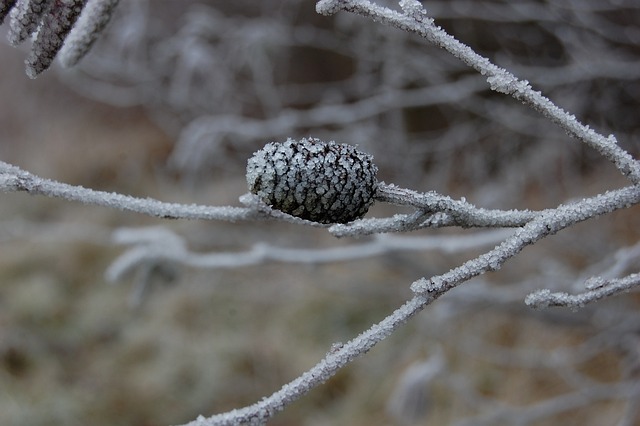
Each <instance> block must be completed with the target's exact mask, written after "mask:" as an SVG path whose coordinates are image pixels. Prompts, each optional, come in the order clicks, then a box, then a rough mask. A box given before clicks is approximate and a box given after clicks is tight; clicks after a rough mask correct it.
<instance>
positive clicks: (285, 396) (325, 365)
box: [185, 296, 434, 426]
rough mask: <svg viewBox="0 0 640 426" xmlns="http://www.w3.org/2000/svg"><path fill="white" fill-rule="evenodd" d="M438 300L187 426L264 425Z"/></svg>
mask: <svg viewBox="0 0 640 426" xmlns="http://www.w3.org/2000/svg"><path fill="white" fill-rule="evenodd" d="M433 300H434V298H430V297H424V296H415V297H414V298H413V299H411V300H409V301H408V302H407V303H405V304H404V305H402V306H401V307H400V308H398V309H397V310H396V311H394V312H393V313H392V314H391V315H389V316H388V317H386V318H385V319H383V320H382V321H381V322H379V323H377V324H375V325H373V326H372V327H371V328H369V329H368V330H367V331H365V332H364V333H362V334H360V335H359V336H357V337H356V338H354V339H353V340H351V341H349V342H347V343H345V344H340V343H336V344H334V345H333V346H332V347H331V349H330V350H329V352H328V353H327V354H326V356H325V357H324V358H323V359H322V360H321V361H320V362H319V363H318V364H316V365H315V366H314V367H313V368H311V369H310V370H308V371H307V372H305V373H303V374H302V375H301V376H299V377H298V378H296V379H295V380H293V381H292V382H290V383H288V384H286V385H284V386H283V387H282V388H281V389H280V390H278V391H277V392H275V393H274V394H272V395H271V396H268V397H266V398H263V399H262V400H260V401H259V402H257V403H255V404H253V405H250V406H248V407H245V408H242V409H238V410H232V411H229V412H227V413H223V414H219V415H215V416H212V417H209V418H204V417H202V416H201V417H199V418H198V419H196V420H194V421H192V422H190V423H187V424H186V425H185V426H213V425H237V424H263V423H265V422H266V421H267V420H268V419H270V418H271V417H273V416H274V415H275V414H276V413H278V412H279V411H282V410H283V409H284V408H285V407H286V406H287V405H289V404H290V403H292V402H294V401H295V400H297V399H299V398H300V397H301V396H303V395H305V394H306V393H307V392H309V391H310V390H311V389H313V388H314V387H316V386H318V385H320V384H322V383H324V382H326V381H327V380H328V379H329V378H331V377H332V376H333V375H334V374H335V373H336V372H337V371H338V370H339V369H340V368H342V367H344V366H345V365H347V364H348V363H349V362H351V361H353V360H354V359H355V358H357V357H359V356H360V355H363V354H365V353H367V352H368V351H369V350H370V349H371V348H372V347H373V346H375V345H376V344H377V343H379V342H380V341H382V340H384V339H385V338H387V337H388V336H390V335H391V334H392V333H393V332H394V331H395V330H396V329H397V328H399V327H400V326H401V325H403V324H405V323H406V322H407V321H408V320H409V319H410V318H411V317H412V316H414V315H415V314H417V313H418V312H420V311H421V310H422V309H424V308H425V307H426V306H427V305H429V304H430V303H431V302H432V301H433Z"/></svg>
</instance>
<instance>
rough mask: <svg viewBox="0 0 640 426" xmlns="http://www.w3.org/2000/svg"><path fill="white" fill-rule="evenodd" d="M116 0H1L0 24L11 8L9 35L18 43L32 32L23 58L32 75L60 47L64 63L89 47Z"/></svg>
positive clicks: (73, 61) (43, 67) (76, 58)
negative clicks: (27, 56)
mask: <svg viewBox="0 0 640 426" xmlns="http://www.w3.org/2000/svg"><path fill="white" fill-rule="evenodd" d="M118 1H119V0H0V24H2V22H3V20H4V18H5V16H6V15H7V13H9V12H10V15H9V16H10V22H9V26H10V30H9V33H8V38H9V41H10V42H11V44H13V45H14V46H15V45H18V44H20V43H22V42H23V41H25V40H26V39H27V38H29V37H30V36H33V44H32V47H31V53H30V54H29V58H28V59H27V60H26V64H27V75H28V76H29V77H31V78H35V77H36V76H37V75H38V74H40V73H41V72H42V71H44V70H46V69H47V68H49V66H50V65H51V63H52V62H53V59H54V58H55V57H56V55H57V54H58V52H59V51H60V49H61V48H62V53H61V62H62V64H63V65H64V66H73V65H75V64H76V63H77V62H78V61H79V60H80V58H82V57H83V56H84V55H85V54H86V53H87V52H88V51H89V49H90V48H91V46H92V45H93V42H94V41H95V40H96V38H97V37H98V35H99V34H100V32H101V31H102V30H103V29H104V27H105V26H106V24H107V22H108V21H109V19H110V17H111V15H112V13H113V9H114V8H115V6H116V5H117V4H118Z"/></svg>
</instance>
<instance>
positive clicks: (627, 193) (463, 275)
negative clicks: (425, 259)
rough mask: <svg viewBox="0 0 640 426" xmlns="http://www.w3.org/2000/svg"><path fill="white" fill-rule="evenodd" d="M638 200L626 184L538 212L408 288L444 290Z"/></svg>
mask: <svg viewBox="0 0 640 426" xmlns="http://www.w3.org/2000/svg"><path fill="white" fill-rule="evenodd" d="M639 202H640V187H638V186H629V187H626V188H622V189H618V190H615V191H610V192H607V193H604V194H599V195H596V196H595V197H591V198H586V199H583V200H582V201H579V202H576V203H572V204H565V205H561V206H559V207H558V208H556V209H553V210H549V211H547V212H544V213H541V214H540V215H539V216H537V217H536V218H535V219H533V220H532V221H530V222H529V223H527V224H526V225H525V226H523V227H522V228H519V229H518V230H517V231H516V232H515V234H514V235H513V236H511V237H510V238H508V239H506V240H505V241H504V242H503V243H502V244H500V245H499V246H497V247H496V248H494V249H493V250H491V251H489V252H487V253H485V254H483V255H481V256H479V257H477V258H476V259H472V260H469V261H467V262H465V263H464V264H462V265H461V266H459V267H457V268H454V269H452V270H451V271H449V272H447V273H446V274H443V275H439V276H436V277H432V278H430V279H421V280H418V281H416V282H414V283H413V284H412V285H411V289H412V290H413V291H414V292H416V293H419V294H422V293H431V294H436V295H441V294H444V293H445V292H446V291H448V290H450V289H451V288H454V287H456V286H457V285H459V284H461V283H463V282H465V281H467V280H469V279H471V278H473V277H475V276H478V275H480V274H483V273H485V272H488V271H496V270H498V269H500V267H501V266H502V265H503V264H504V263H505V262H506V261H507V260H509V259H510V258H512V257H513V256H515V255H516V254H518V253H520V251H522V249H524V248H525V247H526V246H528V245H531V244H533V243H535V242H536V241H539V240H540V239H542V238H544V237H546V236H549V235H553V234H555V233H557V232H558V231H560V230H562V229H564V228H567V227H569V226H571V225H575V224H576V223H579V222H582V221H585V220H587V219H591V218H593V217H596V216H600V215H603V214H606V213H610V212H612V211H615V210H618V209H622V208H627V207H630V206H632V205H635V204H638V203H639Z"/></svg>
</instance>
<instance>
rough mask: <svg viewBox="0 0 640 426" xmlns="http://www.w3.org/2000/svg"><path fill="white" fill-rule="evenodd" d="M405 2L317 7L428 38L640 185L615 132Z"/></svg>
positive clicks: (638, 170)
mask: <svg viewBox="0 0 640 426" xmlns="http://www.w3.org/2000/svg"><path fill="white" fill-rule="evenodd" d="M402 3H403V8H404V13H400V12H397V11H394V10H391V9H388V8H386V7H382V6H378V5H376V4H373V3H371V2H369V1H367V0H321V1H319V2H318V3H317V4H316V10H317V12H318V13H320V14H323V15H331V14H334V13H337V12H338V11H340V10H344V11H347V12H351V13H355V14H358V15H361V16H365V17H369V18H371V19H373V20H375V21H377V22H381V23H383V24H385V25H389V26H393V27H396V28H398V29H400V30H403V31H406V32H409V33H414V34H417V35H419V36H421V37H423V38H425V39H426V40H428V41H429V42H431V43H433V44H435V45H436V46H438V47H440V48H442V49H444V50H446V51H447V52H449V53H451V54H452V55H453V56H455V57H456V58H458V59H460V60H461V61H463V62H464V63H465V64H467V65H469V66H470V67H472V68H474V69H475V70H477V71H478V72H480V73H481V74H482V75H484V76H486V78H487V82H488V83H489V85H490V86H491V89H492V90H495V91H497V92H501V93H505V94H508V95H511V96H512V97H514V98H515V99H517V100H519V101H521V102H522V103H524V104H526V105H528V106H530V107H531V108H533V109H535V110H536V111H539V112H541V113H542V114H543V115H544V116H545V117H547V118H549V119H550V120H551V121H553V122H554V123H556V124H557V125H559V126H560V127H561V128H562V129H564V131H566V132H567V133H568V134H569V135H571V136H573V137H574V138H576V139H578V140H580V141H582V142H584V143H585V144H587V145H588V146H590V147H592V148H594V149H595V150H596V151H598V152H599V153H600V154H601V155H603V156H604V157H605V158H607V159H608V160H609V161H611V162H613V163H614V164H615V166H616V167H617V168H618V170H619V171H620V172H621V173H622V174H623V175H624V176H627V177H628V178H629V179H630V180H631V182H633V183H634V184H640V162H638V161H637V160H635V159H634V158H633V157H632V156H631V155H630V154H629V153H628V152H626V151H625V150H623V149H622V148H620V147H619V146H618V144H617V141H616V139H615V137H614V136H613V135H609V136H608V137H604V136H602V135H600V134H599V133H597V132H595V131H594V130H593V129H591V128H590V127H589V126H586V125H584V124H582V123H580V122H579V121H578V120H577V119H576V118H575V116H573V115H571V114H569V113H567V112H566V111H564V110H563V109H562V108H559V107H557V106H556V105H555V104H554V103H553V102H551V101H550V100H549V99H548V98H546V97H544V96H543V95H542V94H541V93H540V92H538V91H535V90H533V89H532V88H531V85H530V84H529V82H528V81H526V80H518V79H517V78H516V77H515V76H514V75H513V74H511V73H510V72H508V71H507V70H505V69H504V68H500V67H498V66H497V65H494V64H493V63H491V61H489V59H487V58H485V57H483V56H480V55H478V54H477V53H476V52H474V51H473V49H471V48H470V47H469V46H467V45H465V44H463V43H461V42H459V41H458V40H457V39H455V38H454V37H453V36H451V35H449V34H448V33H447V32H446V31H444V30H443V29H442V28H440V27H438V26H437V25H436V24H435V23H434V20H433V19H432V18H429V17H428V16H427V15H426V11H425V10H424V9H423V8H422V7H420V8H418V6H417V3H418V2H415V1H403V2H402Z"/></svg>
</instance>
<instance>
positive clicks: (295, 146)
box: [247, 138, 378, 223]
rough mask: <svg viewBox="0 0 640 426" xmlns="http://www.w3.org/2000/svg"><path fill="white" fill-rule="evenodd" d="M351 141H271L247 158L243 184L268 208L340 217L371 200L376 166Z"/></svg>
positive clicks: (351, 215) (323, 219) (354, 215)
mask: <svg viewBox="0 0 640 426" xmlns="http://www.w3.org/2000/svg"><path fill="white" fill-rule="evenodd" d="M372 160H373V157H372V156H371V155H368V154H365V153H364V152H360V151H358V150H357V149H356V148H355V147H353V146H351V145H344V144H337V143H335V142H322V141H321V140H320V139H311V138H309V139H302V140H300V141H295V140H293V139H288V140H287V141H286V142H284V143H277V142H271V143H268V144H267V145H265V146H264V148H262V149H261V150H259V151H257V152H256V153H255V154H253V157H251V158H250V159H249V161H248V163H247V183H248V184H249V190H250V191H251V192H252V193H254V194H256V195H257V196H258V197H260V198H261V199H262V200H263V201H264V202H265V203H267V204H269V205H271V206H272V207H273V208H275V209H278V210H281V211H283V212H285V213H289V214H290V215H292V216H296V217H299V218H302V219H307V220H311V221H314V222H320V223H346V222H350V221H352V220H355V219H358V218H360V217H362V216H364V215H365V214H366V213H367V210H369V207H370V206H371V204H373V197H374V193H375V191H376V187H377V184H378V181H377V180H376V173H377V171H378V168H377V167H376V166H375V165H374V164H373V161H372Z"/></svg>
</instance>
